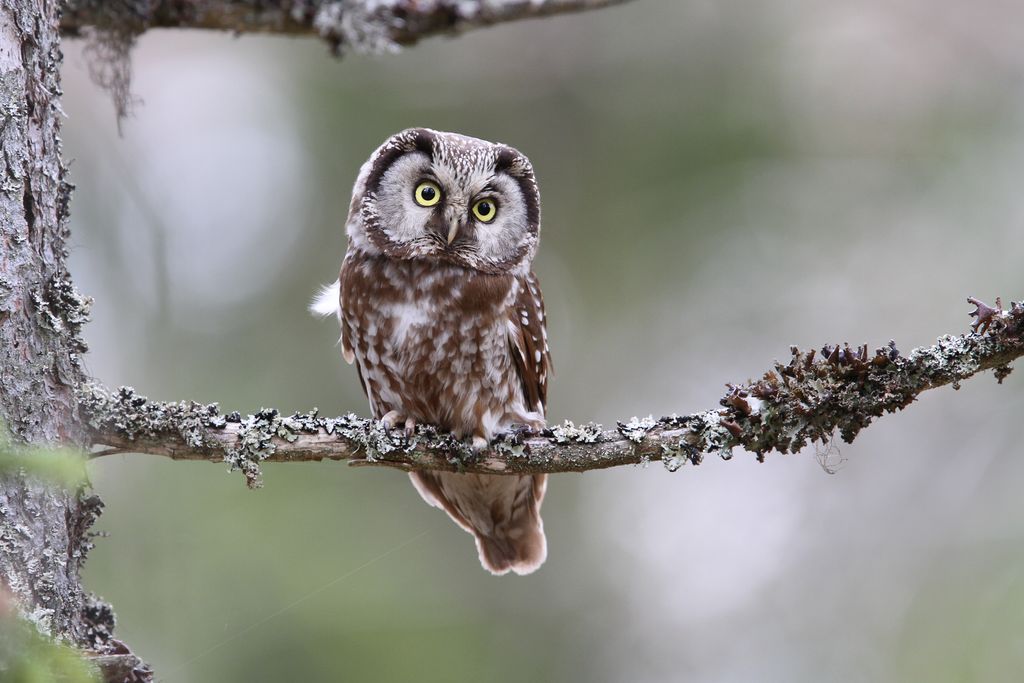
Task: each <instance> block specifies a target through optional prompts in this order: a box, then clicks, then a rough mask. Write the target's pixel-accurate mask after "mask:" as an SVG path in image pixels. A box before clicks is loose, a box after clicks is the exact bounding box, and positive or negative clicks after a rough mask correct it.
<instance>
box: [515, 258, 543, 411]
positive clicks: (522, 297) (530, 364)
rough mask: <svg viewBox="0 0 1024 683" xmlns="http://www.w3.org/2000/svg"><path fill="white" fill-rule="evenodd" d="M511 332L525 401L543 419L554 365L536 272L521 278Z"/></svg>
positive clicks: (516, 365)
mask: <svg viewBox="0 0 1024 683" xmlns="http://www.w3.org/2000/svg"><path fill="white" fill-rule="evenodd" d="M509 331H510V334H509V345H510V347H511V350H512V360H513V362H514V363H515V367H516V371H517V374H518V375H519V380H520V383H521V384H522V387H523V398H524V399H525V401H526V404H527V406H528V407H529V408H530V410H534V411H536V412H538V413H540V414H541V415H544V413H545V410H546V408H547V402H548V376H549V375H550V374H551V370H552V365H551V352H550V351H549V350H548V332H547V325H546V322H545V319H544V297H543V295H541V293H540V282H538V280H537V276H536V275H535V274H534V273H533V271H530V273H529V274H528V275H526V276H525V277H523V278H520V281H519V295H518V296H517V297H516V303H515V306H514V307H513V308H512V309H510V310H509Z"/></svg>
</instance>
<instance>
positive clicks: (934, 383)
mask: <svg viewBox="0 0 1024 683" xmlns="http://www.w3.org/2000/svg"><path fill="white" fill-rule="evenodd" d="M968 301H969V302H970V303H973V304H975V306H976V309H977V310H975V311H974V312H972V313H971V315H972V316H975V317H976V318H977V320H976V321H975V322H974V324H973V325H972V326H971V327H972V332H971V333H970V334H965V335H960V336H948V335H947V336H944V337H942V338H940V339H939V340H938V341H937V343H936V344H935V345H933V346H929V347H924V348H919V349H914V350H913V351H911V352H910V353H909V354H908V355H906V356H903V355H901V354H900V353H899V351H897V350H896V345H895V343H893V342H889V344H888V345H887V346H883V347H882V348H880V349H877V350H876V351H875V352H874V354H871V353H869V352H868V347H867V344H865V345H863V346H860V347H859V348H851V347H850V345H849V344H844V345H842V346H834V347H833V346H825V347H824V348H823V349H822V350H821V353H820V355H819V354H817V353H816V352H815V351H813V350H812V351H810V352H803V351H800V350H799V349H797V348H796V347H792V348H791V354H792V357H791V358H790V360H789V362H788V363H780V362H776V363H775V366H774V367H773V368H772V369H771V370H769V371H767V372H766V373H765V374H764V376H763V377H762V378H761V379H758V380H756V381H753V382H747V383H745V384H742V385H727V386H728V387H729V391H728V393H727V394H726V395H725V396H724V397H723V398H722V400H721V401H720V404H721V407H720V408H716V409H712V410H707V411H704V412H701V413H694V414H691V415H684V416H678V415H672V416H670V417H662V418H660V419H657V420H655V419H653V418H646V419H642V420H638V419H636V418H633V419H632V420H631V421H629V422H627V423H619V424H618V428H617V429H614V430H604V431H602V429H601V426H600V425H593V424H586V425H581V426H575V425H574V424H573V423H571V422H565V423H564V424H562V425H559V426H556V427H552V428H550V429H547V430H545V431H544V432H542V433H541V434H539V435H525V434H523V433H509V434H503V435H501V436H500V437H499V438H498V439H497V440H496V441H495V442H494V443H493V444H491V447H490V449H489V450H487V451H484V452H482V453H474V452H473V451H472V450H471V449H470V448H469V446H468V445H467V444H465V443H463V442H461V441H458V440H457V439H455V438H453V437H452V436H451V435H449V434H443V433H439V432H438V431H437V430H435V429H433V428H431V427H429V426H428V427H423V426H420V427H417V430H416V433H415V434H414V435H412V436H411V437H407V436H406V435H405V434H404V433H403V432H400V431H391V432H389V431H387V430H386V429H384V427H383V426H382V425H381V423H379V422H377V421H375V420H368V419H363V418H359V417H356V416H355V415H353V414H348V415H345V416H343V417H336V418H332V417H321V416H319V415H317V413H316V410H314V411H313V412H311V413H305V414H295V415H292V416H290V417H286V416H283V415H281V414H280V413H278V411H276V410H261V411H260V412H258V413H256V414H255V415H249V416H247V417H245V418H243V417H242V416H240V415H239V414H238V413H230V414H228V415H223V414H222V413H221V412H220V410H219V408H218V407H217V405H216V404H209V405H204V404H201V403H195V402H192V401H181V402H177V403H164V402H157V401H148V400H147V399H146V398H145V397H142V396H139V395H138V394H136V393H135V391H134V390H133V389H129V388H121V389H119V390H118V391H117V392H114V393H108V392H107V391H106V390H104V389H103V388H102V387H96V386H89V387H86V388H84V389H83V392H82V393H83V395H82V397H81V398H82V403H81V405H82V409H83V411H84V413H85V415H84V417H85V418H86V420H87V422H88V424H89V425H90V427H91V429H92V442H93V444H94V445H103V446H106V447H107V448H106V449H104V450H101V451H98V452H97V453H95V454H94V455H105V454H108V453H125V452H132V453H153V454H156V455H165V456H168V457H170V458H174V459H177V460H210V461H214V462H227V463H229V464H230V465H231V466H232V468H237V469H240V470H242V472H243V473H244V474H245V476H246V479H247V481H248V482H249V484H250V485H251V486H256V485H258V484H259V463H260V462H263V461H269V462H294V461H303V460H323V459H329V460H350V461H352V464H360V465H385V466H390V467H398V468H401V469H406V470H411V469H435V470H450V471H461V472H478V473H490V474H497V473H527V472H530V473H541V472H582V471H584V470H592V469H601V468H605V467H614V466H616V465H626V464H634V463H641V462H648V461H651V460H662V461H664V462H665V466H666V467H668V468H669V469H673V470H674V469H677V468H678V467H680V466H682V465H683V464H685V463H686V462H691V463H693V464H695V465H696V464H700V462H701V461H702V460H703V456H704V454H705V453H717V454H719V455H720V456H721V457H723V458H725V459H728V458H729V457H731V455H732V449H733V448H736V447H740V448H744V449H746V450H748V451H751V452H753V453H756V454H757V457H758V459H759V460H763V459H764V456H765V455H766V454H767V453H768V452H770V451H773V450H774V451H779V452H781V453H792V452H796V451H798V450H800V449H801V448H803V447H804V446H805V445H806V444H807V443H808V442H811V443H820V444H828V443H830V442H831V440H832V438H833V436H834V434H835V432H836V431H837V430H838V432H839V435H840V436H841V437H842V439H843V440H844V441H846V442H852V441H853V439H854V438H855V437H856V436H857V434H858V433H859V432H860V430H861V429H863V428H864V427H866V426H868V425H869V424H870V423H871V422H872V421H873V420H874V419H875V418H876V417H880V416H882V415H884V414H885V413H892V412H895V411H897V410H901V409H903V408H905V407H906V406H908V405H909V404H910V403H912V402H913V401H914V400H915V399H916V398H917V396H918V394H920V393H921V392H923V391H926V390H927V389H934V388H935V387H941V386H944V385H947V384H952V385H953V386H954V387H957V386H958V385H959V383H960V382H961V381H962V380H964V379H967V378H968V377H971V376H972V375H974V374H977V373H979V372H981V371H983V370H990V369H995V371H996V378H997V379H998V380H999V381H1000V382H1002V380H1003V378H1004V377H1006V375H1008V374H1009V372H1010V368H1009V367H1008V364H1009V363H1010V362H1011V361H1013V360H1014V359H1016V358H1019V357H1020V356H1022V355H1024V304H1021V303H1012V304H1011V307H1010V310H1009V311H1004V310H1002V306H1001V302H1000V301H999V299H996V306H995V308H993V307H990V306H987V305H985V304H984V303H982V302H980V301H978V300H976V299H968Z"/></svg>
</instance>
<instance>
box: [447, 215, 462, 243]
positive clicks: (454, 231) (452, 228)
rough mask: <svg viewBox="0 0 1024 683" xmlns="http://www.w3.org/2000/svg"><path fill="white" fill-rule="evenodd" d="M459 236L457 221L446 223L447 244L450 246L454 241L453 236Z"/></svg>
mask: <svg viewBox="0 0 1024 683" xmlns="http://www.w3.org/2000/svg"><path fill="white" fill-rule="evenodd" d="M458 234H459V221H458V220H452V221H449V223H448V244H449V245H450V244H451V243H452V242H454V241H455V236H456V235H458Z"/></svg>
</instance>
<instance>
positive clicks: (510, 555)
mask: <svg viewBox="0 0 1024 683" xmlns="http://www.w3.org/2000/svg"><path fill="white" fill-rule="evenodd" d="M409 477H410V478H411V479H412V483H413V486H415V487H416V490H417V491H419V493H420V495H421V496H423V500H425V501H427V502H428V503H430V504H431V505H433V506H434V507H438V508H441V509H442V510H444V511H445V512H447V513H448V516H449V517H451V518H452V519H453V520H455V523H456V524H458V525H459V526H461V527H462V528H463V529H465V530H466V531H468V532H469V533H471V534H473V536H475V537H476V549H477V551H478V552H479V554H480V564H482V565H483V566H484V569H486V570H487V571H489V572H491V573H492V574H499V575H500V574H507V573H508V572H509V571H513V572H515V573H516V574H530V573H532V572H534V571H536V569H537V568H538V567H540V566H541V565H542V564H544V559H545V558H546V557H547V553H548V546H547V539H546V538H545V537H544V522H543V520H541V518H540V504H541V501H542V500H543V499H544V489H545V488H546V487H547V475H546V474H527V475H514V474H509V475H493V474H456V473H453V472H410V473H409Z"/></svg>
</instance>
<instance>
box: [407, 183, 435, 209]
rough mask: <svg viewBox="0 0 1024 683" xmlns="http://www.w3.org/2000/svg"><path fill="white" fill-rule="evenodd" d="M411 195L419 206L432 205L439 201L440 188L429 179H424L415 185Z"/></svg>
mask: <svg viewBox="0 0 1024 683" xmlns="http://www.w3.org/2000/svg"><path fill="white" fill-rule="evenodd" d="M412 196H413V199H415V200H416V203H417V204H419V205H420V206H433V205H434V204H437V203H438V202H439V201H441V188H440V187H438V186H437V185H436V184H435V183H432V182H430V181H429V180H424V181H423V182H422V183H420V184H419V185H417V186H416V191H415V192H413V193H412Z"/></svg>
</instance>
